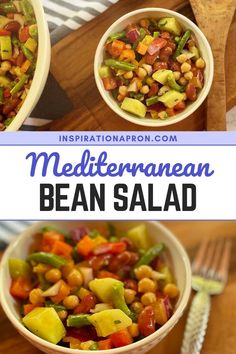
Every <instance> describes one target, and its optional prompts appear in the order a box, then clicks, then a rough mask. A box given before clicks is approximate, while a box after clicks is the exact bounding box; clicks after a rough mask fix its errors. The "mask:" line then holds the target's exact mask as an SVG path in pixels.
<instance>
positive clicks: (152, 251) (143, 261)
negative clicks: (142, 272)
mask: <svg viewBox="0 0 236 354" xmlns="http://www.w3.org/2000/svg"><path fill="white" fill-rule="evenodd" d="M164 248H165V246H164V244H163V243H157V244H156V245H155V246H153V247H152V248H149V250H148V251H147V252H145V254H144V255H143V256H142V257H141V258H140V260H139V261H138V262H137V263H136V264H135V266H134V268H138V267H140V266H141V265H148V264H150V263H151V262H152V261H153V260H154V259H155V258H156V257H157V256H158V255H159V254H160V253H161V252H162V251H163V250H164Z"/></svg>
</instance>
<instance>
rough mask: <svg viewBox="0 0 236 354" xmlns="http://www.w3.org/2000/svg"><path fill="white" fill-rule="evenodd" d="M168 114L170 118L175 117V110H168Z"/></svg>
mask: <svg viewBox="0 0 236 354" xmlns="http://www.w3.org/2000/svg"><path fill="white" fill-rule="evenodd" d="M166 113H167V114H168V116H169V117H173V116H175V110H174V108H166Z"/></svg>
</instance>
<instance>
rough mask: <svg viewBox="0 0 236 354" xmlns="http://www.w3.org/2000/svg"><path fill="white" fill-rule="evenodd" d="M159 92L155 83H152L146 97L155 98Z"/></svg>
mask: <svg viewBox="0 0 236 354" xmlns="http://www.w3.org/2000/svg"><path fill="white" fill-rule="evenodd" d="M158 91H159V86H158V84H157V83H156V82H154V83H153V84H152V85H151V87H150V90H149V92H148V97H152V96H155V95H156V94H157V93H158Z"/></svg>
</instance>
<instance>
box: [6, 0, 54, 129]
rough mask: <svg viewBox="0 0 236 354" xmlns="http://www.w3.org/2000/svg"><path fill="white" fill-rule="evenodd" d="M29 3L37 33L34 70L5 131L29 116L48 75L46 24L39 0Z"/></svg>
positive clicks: (48, 50) (48, 40) (48, 54)
mask: <svg viewBox="0 0 236 354" xmlns="http://www.w3.org/2000/svg"><path fill="white" fill-rule="evenodd" d="M31 3H32V5H33V8H34V13H35V16H36V21H37V25H38V33H39V37H38V41H39V43H38V58H37V64H36V70H35V73H34V77H33V81H32V84H31V87H30V90H29V92H28V95H27V97H26V99H25V102H24V103H23V105H22V107H21V108H20V110H19V112H18V113H17V115H16V117H15V118H14V119H13V121H12V123H11V124H10V125H9V126H8V127H7V128H6V130H5V132H14V131H17V130H19V128H20V127H21V126H22V124H23V123H24V121H25V119H26V118H28V117H29V115H30V113H31V112H32V111H33V109H34V107H35V106H36V104H37V102H38V100H39V98H40V96H41V94H42V91H43V89H44V86H45V83H46V80H47V77H48V71H49V66H50V59H51V44H50V36H49V30H48V24H47V21H46V19H45V16H44V11H43V5H42V2H41V1H40V0H33V1H31Z"/></svg>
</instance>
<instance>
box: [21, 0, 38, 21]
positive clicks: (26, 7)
mask: <svg viewBox="0 0 236 354" xmlns="http://www.w3.org/2000/svg"><path fill="white" fill-rule="evenodd" d="M20 5H21V10H22V12H23V14H24V16H25V19H26V22H27V23H28V24H31V23H32V22H33V23H34V22H35V16H34V8H33V6H32V5H31V3H30V2H29V1H28V0H22V1H21V2H20Z"/></svg>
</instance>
